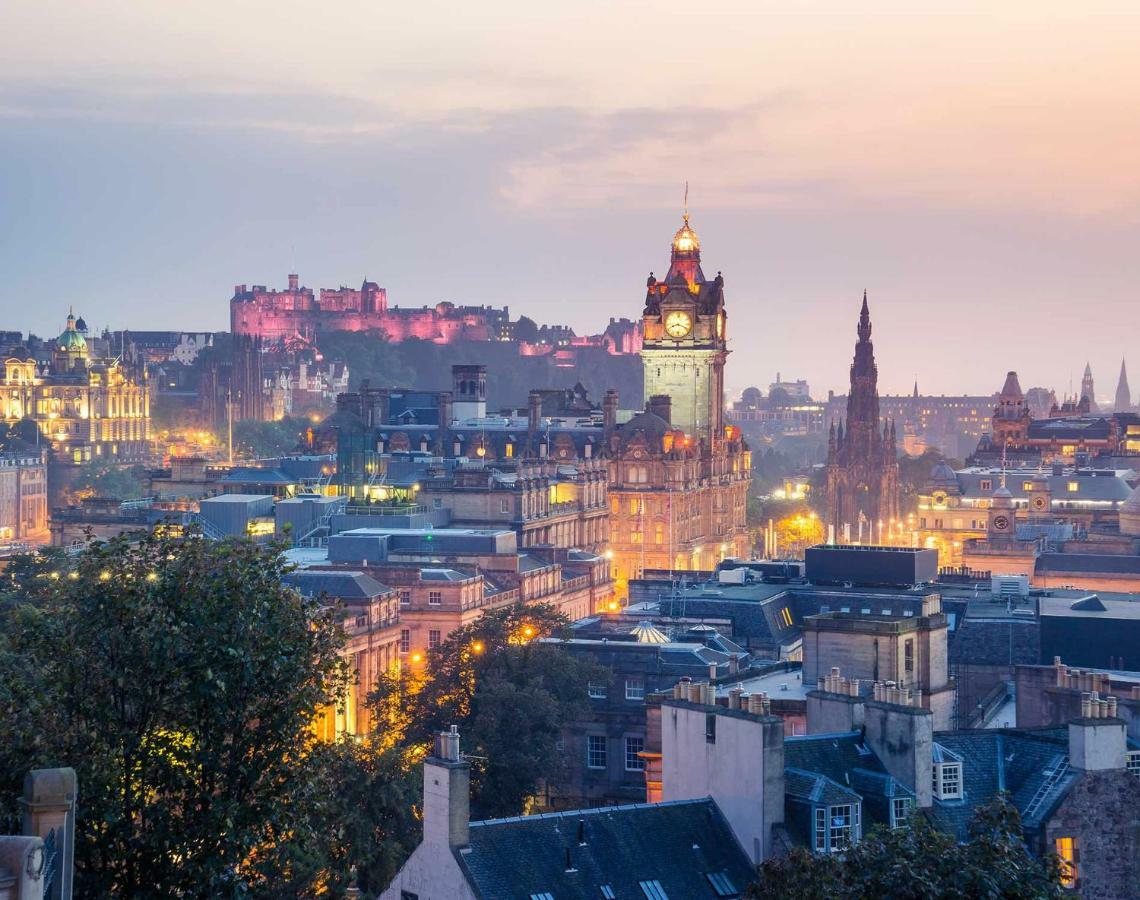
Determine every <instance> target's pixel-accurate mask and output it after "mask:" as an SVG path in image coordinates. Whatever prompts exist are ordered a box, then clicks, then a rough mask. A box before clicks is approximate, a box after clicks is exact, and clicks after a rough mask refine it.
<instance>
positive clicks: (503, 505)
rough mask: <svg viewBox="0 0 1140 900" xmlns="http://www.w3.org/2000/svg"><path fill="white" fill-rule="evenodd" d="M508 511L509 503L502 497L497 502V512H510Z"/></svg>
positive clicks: (509, 509) (509, 508)
mask: <svg viewBox="0 0 1140 900" xmlns="http://www.w3.org/2000/svg"><path fill="white" fill-rule="evenodd" d="M510 511H511V501H510V500H508V499H507V498H506V497H504V498H503V499H501V500H500V501H499V512H504V513H505V512H510Z"/></svg>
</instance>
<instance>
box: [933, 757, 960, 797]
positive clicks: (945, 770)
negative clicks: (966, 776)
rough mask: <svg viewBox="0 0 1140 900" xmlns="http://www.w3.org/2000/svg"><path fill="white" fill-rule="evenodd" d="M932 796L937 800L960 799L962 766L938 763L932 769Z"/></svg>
mask: <svg viewBox="0 0 1140 900" xmlns="http://www.w3.org/2000/svg"><path fill="white" fill-rule="evenodd" d="M933 778H934V785H933V787H934V796H935V797H937V798H938V799H939V800H958V799H960V798H961V797H962V764H961V763H938V764H936V765H935V766H934V768H933Z"/></svg>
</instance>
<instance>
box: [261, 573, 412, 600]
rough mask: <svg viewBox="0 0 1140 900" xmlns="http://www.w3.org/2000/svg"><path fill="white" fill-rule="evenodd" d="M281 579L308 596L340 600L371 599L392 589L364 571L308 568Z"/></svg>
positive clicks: (287, 574)
mask: <svg viewBox="0 0 1140 900" xmlns="http://www.w3.org/2000/svg"><path fill="white" fill-rule="evenodd" d="M281 580H282V581H284V582H285V583H286V584H288V585H291V586H292V587H294V588H296V589H297V590H298V591H299V592H300V593H302V594H304V595H306V596H309V597H319V596H320V595H321V594H327V595H328V596H330V597H335V598H337V599H338V600H371V599H372V598H373V597H379V596H380V595H381V594H387V593H390V592H391V590H392V589H391V588H390V587H388V586H387V585H385V584H381V583H380V582H379V581H377V580H376V579H375V578H373V577H372V576H371V575H367V574H365V573H364V572H346V571H341V570H337V571H322V570H319V569H306V570H303V571H297V572H287V573H286V574H285V575H284V576H282V579H281Z"/></svg>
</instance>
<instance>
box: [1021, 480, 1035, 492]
mask: <svg viewBox="0 0 1140 900" xmlns="http://www.w3.org/2000/svg"><path fill="white" fill-rule="evenodd" d="M1021 489H1022V490H1023V491H1031V490H1033V482H1032V481H1023V482H1021Z"/></svg>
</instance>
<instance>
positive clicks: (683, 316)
mask: <svg viewBox="0 0 1140 900" xmlns="http://www.w3.org/2000/svg"><path fill="white" fill-rule="evenodd" d="M692 328H693V320H692V319H691V318H689V314H688V313H687V312H685V311H683V310H680V309H675V310H673V312H671V313H669V314H668V315H667V316H666V317H665V331H666V332H667V333H668V334H669V337H675V338H682V337H684V336H685V335H686V334H688V333H689V332H690V331H691V330H692Z"/></svg>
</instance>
